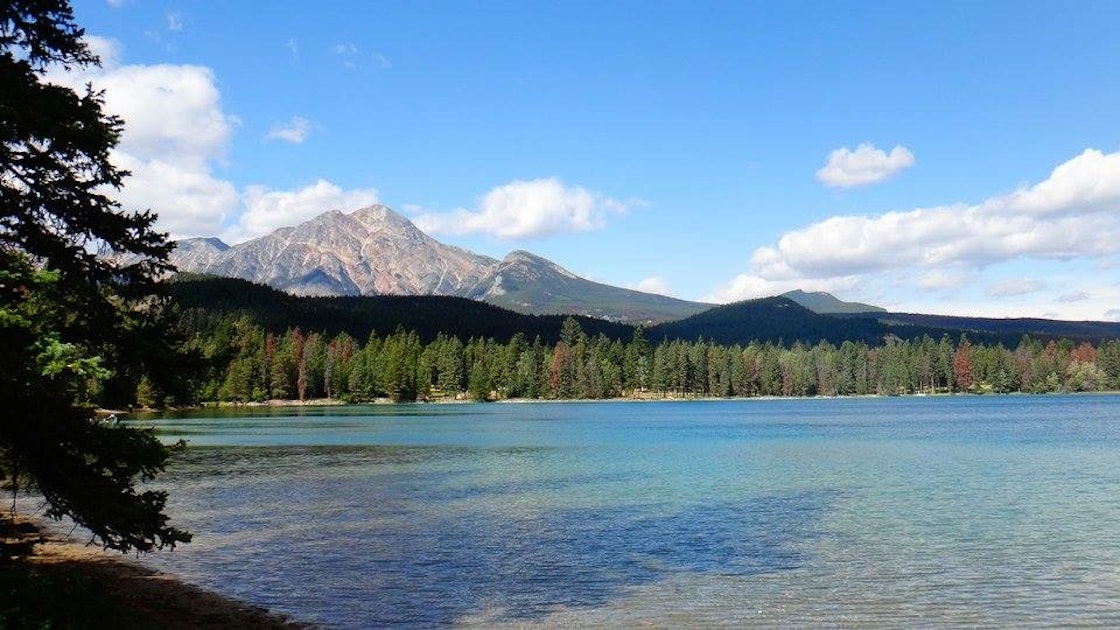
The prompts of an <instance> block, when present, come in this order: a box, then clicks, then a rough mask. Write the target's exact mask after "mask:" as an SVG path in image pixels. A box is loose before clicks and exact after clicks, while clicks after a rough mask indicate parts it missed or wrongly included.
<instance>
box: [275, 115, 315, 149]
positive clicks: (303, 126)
mask: <svg viewBox="0 0 1120 630" xmlns="http://www.w3.org/2000/svg"><path fill="white" fill-rule="evenodd" d="M310 133H311V121H310V120H308V119H306V118H303V117H301V116H293V117H292V119H291V120H289V121H288V122H285V123H277V124H275V125H273V126H272V128H271V129H269V130H268V135H266V136H265V139H266V140H282V141H284V142H291V143H292V144H300V143H302V142H303V141H304V140H306V139H307V136H308V134H310Z"/></svg>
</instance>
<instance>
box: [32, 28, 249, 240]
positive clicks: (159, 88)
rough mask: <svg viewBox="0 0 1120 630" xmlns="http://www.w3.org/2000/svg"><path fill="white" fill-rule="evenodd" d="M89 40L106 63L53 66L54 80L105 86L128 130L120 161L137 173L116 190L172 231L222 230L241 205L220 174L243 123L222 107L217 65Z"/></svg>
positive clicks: (109, 107) (108, 102)
mask: <svg viewBox="0 0 1120 630" xmlns="http://www.w3.org/2000/svg"><path fill="white" fill-rule="evenodd" d="M86 42H87V44H88V45H89V46H90V48H91V50H92V51H93V52H95V53H96V54H97V55H98V56H99V57H100V58H101V61H102V66H101V67H100V68H85V69H82V70H79V71H73V72H66V71H63V70H61V69H57V68H56V69H52V70H51V71H50V72H48V74H47V80H49V81H52V82H55V83H59V84H62V85H67V86H69V87H71V88H74V89H76V90H82V89H84V86H85V85H86V83H92V84H93V85H94V87H95V88H96V89H101V90H104V91H105V110H106V112H108V113H111V114H115V115H117V116H120V117H121V118H122V119H123V120H124V122H125V125H124V130H123V132H122V133H121V136H120V142H119V144H118V145H117V147H116V148H115V149H114V150H113V153H112V156H111V159H112V160H113V162H114V164H116V165H118V166H119V167H121V168H123V169H126V170H128V171H130V172H131V173H132V175H131V176H130V177H128V178H127V179H125V181H124V187H123V189H122V190H121V191H120V192H119V193H118V194H117V198H118V200H119V201H120V202H121V203H122V204H123V205H124V206H125V207H126V208H134V209H151V210H153V211H155V212H156V213H158V214H159V221H158V223H157V227H158V228H159V229H162V230H166V231H168V232H170V233H171V234H172V236H173V237H179V236H194V235H197V234H199V233H216V232H217V231H218V230H219V229H220V227H221V225H222V223H223V221H225V220H226V218H227V217H228V216H229V215H230V214H231V213H233V212H235V211H236V209H237V203H238V202H237V197H238V196H237V192H236V190H235V188H234V186H233V185H232V184H231V183H229V182H227V181H223V180H221V179H219V178H217V177H215V176H214V175H213V172H212V169H213V164H214V162H215V161H217V160H221V159H223V158H224V157H225V154H226V150H227V147H228V144H229V141H230V138H231V136H232V133H233V129H234V127H235V126H236V124H237V120H236V118H234V117H232V116H229V115H227V114H225V113H224V112H223V111H222V106H221V95H220V93H219V91H218V88H217V85H216V81H215V78H214V75H213V72H211V70H210V69H209V68H205V67H202V66H192V65H169V64H160V65H151V66H142V65H122V64H121V46H120V44H119V43H118V42H116V41H115V40H111V39H106V38H102V37H95V36H87V37H86Z"/></svg>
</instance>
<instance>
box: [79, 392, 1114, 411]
mask: <svg viewBox="0 0 1120 630" xmlns="http://www.w3.org/2000/svg"><path fill="white" fill-rule="evenodd" d="M1054 395H1060V396H1082V395H1086V396H1094V395H1097V396H1116V395H1120V390H1104V391H1094V392H1006V393H984V392H941V391H938V392H915V393H907V394H897V395H892V394H839V395H835V396H822V395H815V396H775V395H767V396H729V397H728V396H700V395H695V396H693V395H687V394H686V395H681V394H674V393H667V392H642V393H640V394H637V395H633V394H631V395H629V396H617V397H613V398H496V399H493V400H487V401H479V400H471V399H466V398H451V397H447V398H435V399H429V400H415V401H407V402H395V401H393V400H392V399H390V398H377V399H374V400H367V401H361V402H348V401H345V400H341V399H338V398H315V399H307V400H298V399H279V398H274V399H270V400H260V401H256V400H255V401H245V402H224V401H208V402H203V403H200V404H198V405H190V406H183V407H167V408H159V409H153V408H136V409H131V410H129V409H98V410H97V413H98V414H99V415H120V416H131V415H136V414H152V413H155V414H160V413H166V412H179V411H197V410H202V409H253V408H261V409H269V408H287V407H369V406H381V405H470V404H499V405H501V404H548V403H565V404H566V403H656V402H717V401H724V402H729V401H747V402H749V401H776V400H847V399H852V400H860V399H879V398H882V399H891V398H968V397H1000V396H1054Z"/></svg>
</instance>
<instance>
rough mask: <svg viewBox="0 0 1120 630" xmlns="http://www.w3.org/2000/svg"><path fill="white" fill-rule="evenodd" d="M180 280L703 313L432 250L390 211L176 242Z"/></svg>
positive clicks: (520, 256) (514, 262) (570, 310)
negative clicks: (248, 235)
mask: <svg viewBox="0 0 1120 630" xmlns="http://www.w3.org/2000/svg"><path fill="white" fill-rule="evenodd" d="M171 262H172V263H174V264H175V265H176V266H177V267H178V268H179V270H180V271H187V272H192V273H204V274H212V275H216V276H225V277H231V278H243V279H245V280H251V281H253V282H258V283H261V284H267V285H269V286H272V287H275V288H277V289H280V290H283V291H286V292H288V293H292V294H295V295H451V296H458V297H469V298H473V299H478V300H484V301H487V302H490V303H492V304H495V305H498V306H503V307H505V308H509V309H511V310H515V311H518V312H522V313H530V314H576V315H589V316H592V317H600V318H604V319H611V320H616V321H629V322H661V321H667V320H672V319H680V318H682V317H687V316H689V315H693V314H695V313H698V312H700V311H703V310H705V309H706V308H708V307H709V306H710V305H707V304H701V303H697V302H687V301H684V300H678V299H675V298H670V297H666V296H662V295H654V294H650V293H642V292H639V291H632V290H629V289H622V288H619V287H612V286H609V285H605V284H600V283H597V282H592V281H590V280H587V279H585V278H581V277H579V276H576V275H575V274H573V273H571V272H569V271H567V270H565V269H563V268H562V267H560V266H559V265H557V264H556V263H553V262H551V261H548V260H545V259H544V258H541V257H539V256H535V255H533V254H530V253H528V252H523V251H516V252H513V253H511V254H510V255H509V256H507V257H506V258H505V259H504V260H501V261H498V260H495V259H493V258H490V257H488V256H482V255H479V254H475V253H473V252H470V251H468V250H466V249H462V248H459V247H453V246H450V245H446V244H444V243H440V242H439V241H437V240H435V239H434V238H432V237H430V236H428V235H427V234H425V233H424V232H422V231H421V230H420V229H419V228H417V227H416V226H415V225H413V223H412V222H411V221H409V220H408V219H406V218H405V217H403V216H401V215H400V214H397V213H396V212H394V211H392V210H391V209H389V208H387V207H385V206H382V205H375V206H370V207H367V208H362V209H360V210H356V211H354V212H352V213H349V214H345V213H342V212H340V211H337V210H334V211H330V212H326V213H324V214H321V215H319V216H317V217H315V218H313V219H311V220H309V221H306V222H304V223H301V224H300V225H296V226H293V227H285V228H280V229H278V230H276V231H274V232H272V233H271V234H268V235H266V236H262V237H260V238H256V239H253V240H250V241H246V242H244V243H239V244H237V245H233V246H229V245H226V244H225V243H223V242H222V241H220V240H218V239H216V238H194V239H186V240H182V241H179V242H178V243H177V245H176V249H175V252H174V253H173V254H172V258H171Z"/></svg>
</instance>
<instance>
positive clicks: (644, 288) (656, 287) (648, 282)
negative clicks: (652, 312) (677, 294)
mask: <svg viewBox="0 0 1120 630" xmlns="http://www.w3.org/2000/svg"><path fill="white" fill-rule="evenodd" d="M626 288H627V289H633V290H635V291H641V292H643V293H656V294H658V295H672V294H673V291H672V289H670V288H669V283H668V282H667V281H666V280H665V278H662V277H661V276H650V277H648V278H644V279H642V280H639V281H638V282H637V283H636V284H631V285H627V287H626Z"/></svg>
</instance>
